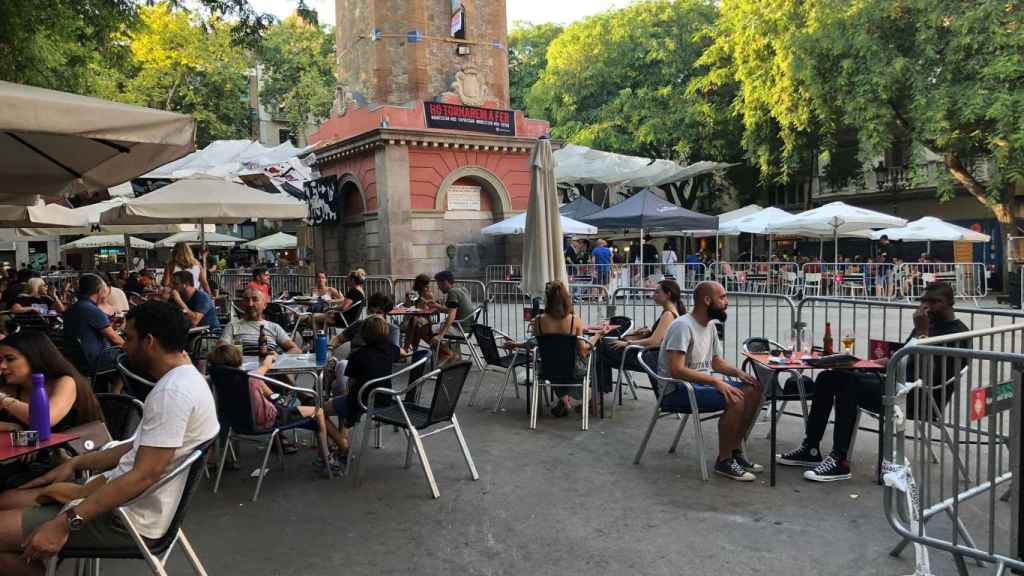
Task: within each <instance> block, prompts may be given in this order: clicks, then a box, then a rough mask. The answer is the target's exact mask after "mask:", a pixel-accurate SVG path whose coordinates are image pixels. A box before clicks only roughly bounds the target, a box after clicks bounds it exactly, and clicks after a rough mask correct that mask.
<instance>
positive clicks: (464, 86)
mask: <svg viewBox="0 0 1024 576" xmlns="http://www.w3.org/2000/svg"><path fill="white" fill-rule="evenodd" d="M452 91H453V92H455V94H457V95H458V96H459V99H460V100H462V103H463V104H466V105H467V106H483V105H484V103H485V102H487V100H489V99H490V93H489V91H488V89H487V84H486V83H485V82H484V80H483V78H482V77H481V75H480V72H479V71H478V70H477V69H476V68H463V69H462V70H459V71H458V72H456V73H455V81H454V82H452Z"/></svg>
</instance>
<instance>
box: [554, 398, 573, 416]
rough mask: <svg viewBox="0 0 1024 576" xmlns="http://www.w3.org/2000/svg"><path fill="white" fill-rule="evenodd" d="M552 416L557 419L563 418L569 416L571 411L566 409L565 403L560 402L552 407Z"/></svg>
mask: <svg viewBox="0 0 1024 576" xmlns="http://www.w3.org/2000/svg"><path fill="white" fill-rule="evenodd" d="M551 415H552V416H554V417H555V418H563V417H565V416H568V415H569V410H568V409H567V408H566V407H565V403H563V402H562V401H561V400H559V401H558V403H557V404H555V405H554V406H552V407H551Z"/></svg>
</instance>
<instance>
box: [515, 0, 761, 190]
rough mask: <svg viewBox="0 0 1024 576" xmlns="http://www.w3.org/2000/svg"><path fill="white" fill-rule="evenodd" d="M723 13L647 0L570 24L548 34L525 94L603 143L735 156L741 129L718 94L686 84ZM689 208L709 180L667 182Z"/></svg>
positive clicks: (650, 153)
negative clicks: (542, 64) (540, 66)
mask: <svg viewBox="0 0 1024 576" xmlns="http://www.w3.org/2000/svg"><path fill="white" fill-rule="evenodd" d="M716 17H717V8H716V3H715V2H714V1H712V0H647V1H643V2H638V3H635V4H632V5H630V6H628V7H626V8H623V9H619V10H613V11H609V12H605V13H603V14H599V15H596V16H592V17H589V18H586V19H584V20H582V21H579V22H576V23H574V24H571V25H570V26H569V27H567V28H566V29H565V31H564V32H563V33H562V34H561V35H559V36H558V37H557V38H555V40H554V41H552V42H551V45H550V47H549V49H548V51H547V60H548V62H547V67H546V68H545V69H544V71H543V72H542V73H541V75H540V79H539V80H538V81H537V82H536V83H535V84H534V85H533V87H532V88H531V90H530V93H529V95H528V97H527V108H528V109H529V111H530V113H531V114H532V115H537V116H540V117H543V118H546V119H548V120H549V121H550V122H551V123H552V135H553V136H555V137H559V138H564V139H566V140H567V141H569V142H573V143H575V144H582V145H585V146H592V147H595V148H599V149H601V150H607V151H611V152H619V153H623V154H631V155H637V156H646V157H650V158H666V159H673V160H677V161H681V162H696V161H699V160H716V161H737V160H740V159H742V150H741V149H740V148H739V147H738V143H739V140H740V133H741V127H740V126H739V124H738V122H737V121H736V120H735V118H734V117H732V115H731V114H729V113H728V111H727V109H726V107H725V106H724V105H721V103H719V105H715V102H714V100H715V99H719V100H723V101H724V99H725V96H722V95H721V94H717V93H709V94H701V93H699V92H697V91H692V90H689V89H688V87H689V85H690V83H691V81H693V80H694V79H696V78H698V77H700V76H701V75H702V74H704V72H705V71H704V70H702V69H701V68H700V67H698V66H697V65H696V64H697V61H698V59H699V58H700V57H701V55H702V54H703V52H704V50H705V48H707V47H708V46H709V45H710V40H709V39H708V38H707V36H706V35H705V34H704V33H705V31H706V30H707V29H709V28H710V27H711V26H712V25H713V23H714V21H715V19H716ZM664 190H665V192H666V195H667V196H668V197H669V198H670V199H672V200H675V198H673V195H676V196H678V197H679V198H678V200H677V201H678V203H680V204H681V205H683V206H687V207H691V206H693V205H694V202H695V201H696V199H697V195H698V194H710V193H711V192H713V191H714V190H715V188H714V187H709V186H708V185H707V184H706V183H703V182H694V183H690V184H686V185H684V186H667V187H664Z"/></svg>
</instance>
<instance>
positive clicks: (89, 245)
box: [60, 234, 153, 252]
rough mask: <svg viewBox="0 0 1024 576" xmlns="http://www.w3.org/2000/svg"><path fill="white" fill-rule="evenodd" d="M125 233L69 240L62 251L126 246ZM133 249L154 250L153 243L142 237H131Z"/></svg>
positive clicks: (61, 248) (62, 247)
mask: <svg viewBox="0 0 1024 576" xmlns="http://www.w3.org/2000/svg"><path fill="white" fill-rule="evenodd" d="M124 238H125V236H124V234H107V235H100V236H86V237H85V238H79V239H78V240H75V241H74V242H69V243H67V244H65V245H63V246H61V247H60V250H61V252H63V251H65V250H95V249H96V248H124ZM130 241H131V245H132V249H133V250H152V249H153V243H152V242H146V241H145V240H143V239H141V238H134V237H132V238H131V240H130Z"/></svg>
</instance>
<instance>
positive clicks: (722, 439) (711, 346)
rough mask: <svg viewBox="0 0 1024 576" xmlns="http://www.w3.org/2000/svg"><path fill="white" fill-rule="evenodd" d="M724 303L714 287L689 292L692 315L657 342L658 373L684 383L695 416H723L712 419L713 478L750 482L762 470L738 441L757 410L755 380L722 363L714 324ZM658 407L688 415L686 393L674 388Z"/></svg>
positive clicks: (758, 397)
mask: <svg viewBox="0 0 1024 576" xmlns="http://www.w3.org/2000/svg"><path fill="white" fill-rule="evenodd" d="M728 307H729V298H728V297H727V296H726V294H725V288H724V287H723V286H722V285H721V284H719V283H718V282H701V283H700V284H698V285H697V287H696V288H695V289H694V291H693V309H692V310H691V311H690V313H689V314H685V315H683V316H680V317H679V318H676V319H675V320H674V321H673V322H672V324H671V325H670V326H669V328H668V333H667V334H666V335H665V338H664V339H663V340H662V341H661V349H660V351H659V353H658V373H659V374H660V375H662V376H665V377H668V378H675V379H677V380H685V381H686V382H689V383H690V384H692V385H693V387H694V395H695V396H696V399H697V407H698V408H699V409H700V411H701V412H718V411H720V410H722V411H724V413H723V414H722V417H721V418H719V419H718V459H717V460H716V461H715V473H716V474H719V475H721V476H725V477H727V478H730V479H732V480H739V481H741V482H751V481H753V480H754V479H755V476H754V474H753V473H754V472H761V471H762V470H764V467H763V466H761V465H760V464H754V463H752V462H751V461H750V460H748V459H747V457H746V455H744V453H743V440H744V437H745V436H746V434H747V430H749V429H750V426H751V424H753V422H754V418H756V417H757V411H758V409H759V408H760V406H761V384H760V382H758V380H757V378H755V377H754V376H752V375H750V374H747V373H746V372H744V371H742V370H740V369H738V368H736V367H735V366H733V365H731V364H729V363H728V362H726V361H725V359H724V358H722V354H723V353H722V342H721V341H720V340H719V339H718V330H717V329H716V328H715V323H716V322H725V319H726V309H728ZM662 407H663V408H666V409H669V410H671V409H673V408H676V409H678V410H679V411H681V412H689V407H690V398H689V395H688V394H687V392H686V390H684V389H682V388H677V389H676V390H675V391H674V392H672V393H671V394H669V395H668V396H666V397H665V398H664V399H663V400H662Z"/></svg>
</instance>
